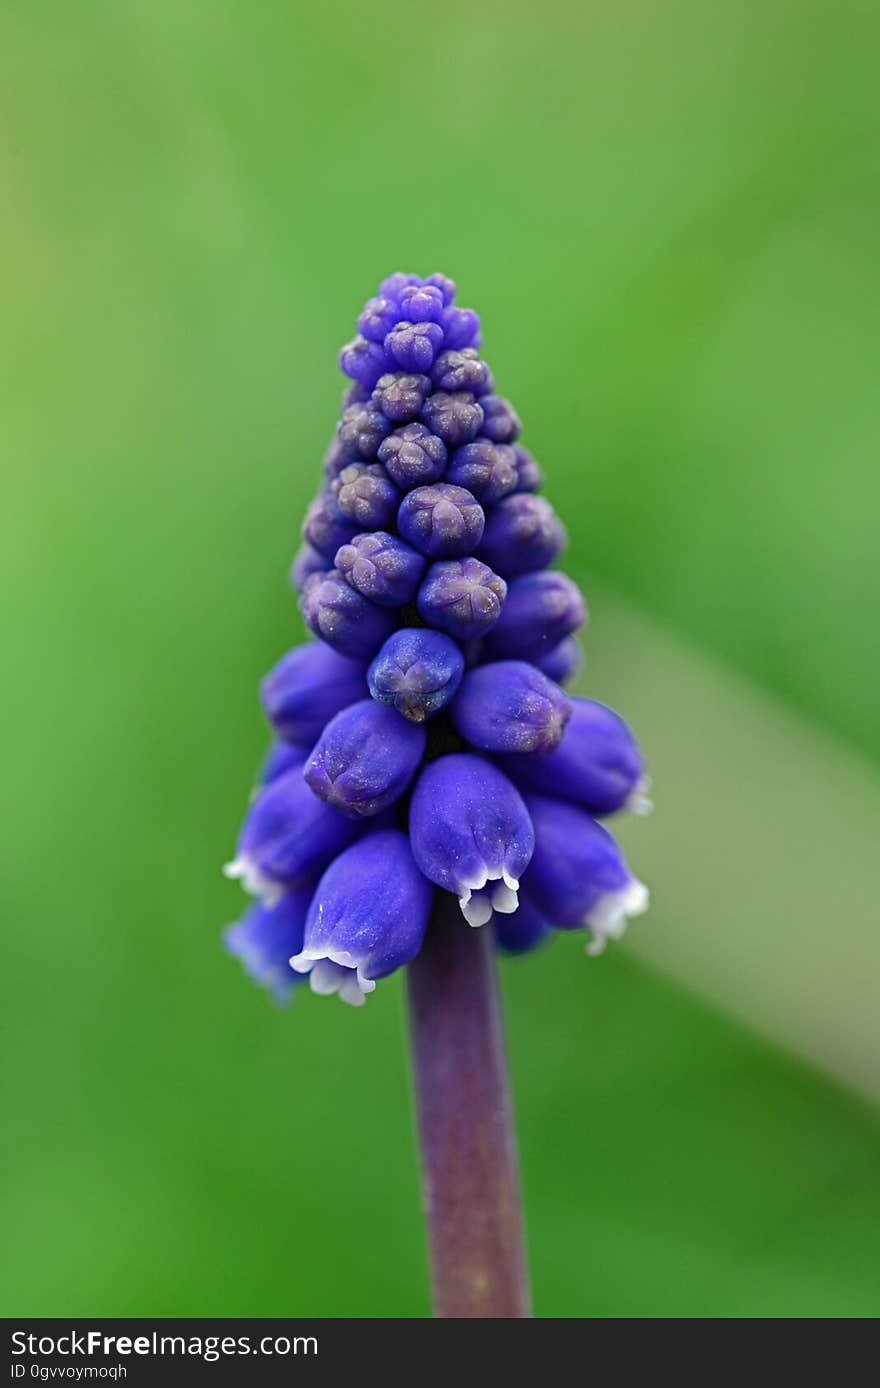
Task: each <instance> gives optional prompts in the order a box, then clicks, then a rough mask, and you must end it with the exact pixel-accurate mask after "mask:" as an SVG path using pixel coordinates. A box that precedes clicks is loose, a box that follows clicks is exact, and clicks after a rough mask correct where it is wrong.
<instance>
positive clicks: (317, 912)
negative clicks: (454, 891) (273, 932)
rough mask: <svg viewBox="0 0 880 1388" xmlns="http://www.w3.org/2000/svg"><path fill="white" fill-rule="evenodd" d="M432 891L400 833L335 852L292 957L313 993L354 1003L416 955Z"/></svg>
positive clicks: (378, 835) (377, 835) (375, 837)
mask: <svg viewBox="0 0 880 1388" xmlns="http://www.w3.org/2000/svg"><path fill="white" fill-rule="evenodd" d="M432 900H433V889H432V887H431V885H430V883H429V882H428V881H427V879H426V878H425V877H423V876H422V874H421V873H420V872H419V870H418V868H417V867H416V865H415V862H414V861H413V855H412V852H411V851H410V846H409V842H408V840H407V837H406V835H405V834H402V833H401V832H400V830H398V829H383V830H380V831H379V832H378V833H374V834H368V835H366V837H364V838H362V839H361V840H360V841H359V842H358V843H356V844H354V845H353V846H352V847H351V848H348V849H346V851H345V852H344V853H341V854H340V855H339V857H338V858H337V859H336V860H335V862H333V863H331V865H330V867H329V868H328V869H327V871H326V872H325V873H324V876H323V877H322V878H321V881H320V882H319V883H318V886H317V889H316V891H315V894H314V897H313V899H312V903H311V906H310V909H309V914H308V919H307V921H306V928H305V940H304V944H303V948H302V950H301V951H299V952H298V953H297V954H296V955H294V957H293V958H292V959H291V961H290V962H291V964H292V965H293V968H294V969H295V970H296V971H297V972H298V973H308V974H310V975H311V982H312V988H313V991H315V992H322V993H330V992H339V994H340V996H341V997H342V998H343V1000H344V1001H346V1002H350V1003H353V1004H355V1005H357V1004H358V1003H362V1002H363V1000H364V995H365V994H366V993H370V992H372V991H373V989H374V988H375V986H376V984H375V981H376V979H379V978H384V977H385V976H386V975H387V974H390V973H393V972H394V970H395V969H399V968H400V967H401V965H403V964H408V963H409V961H410V960H411V959H413V958H415V956H416V955H417V954H418V952H419V950H420V948H421V945H422V940H423V939H424V936H425V930H426V929H427V925H428V917H429V915H430V912H431V904H432Z"/></svg>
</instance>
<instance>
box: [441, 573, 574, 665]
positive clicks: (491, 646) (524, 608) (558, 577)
mask: <svg viewBox="0 0 880 1388" xmlns="http://www.w3.org/2000/svg"><path fill="white" fill-rule="evenodd" d="M429 576H430V575H429ZM586 619H587V612H586V607H585V605H584V599H583V596H582V594H581V591H580V589H579V588H578V586H577V584H576V583H574V582H573V581H572V580H571V579H570V578H569V577H568V575H567V574H563V573H557V572H556V571H555V570H551V571H544V572H542V573H535V574H522V575H520V576H519V577H518V578H513V579H511V581H510V583H509V584H508V585H507V597H506V598H505V601H504V607H503V609H502V611H501V615H500V617H499V619H498V621H497V622H496V624H495V626H494V628H493V629H492V631H491V632H490V633H489V636H488V638H487V640H486V650H487V652H488V653H489V654H491V655H492V656H493V657H502V658H503V657H507V656H512V657H514V658H516V659H519V660H535V659H539V658H540V657H541V656H543V655H546V654H547V652H548V651H550V650H552V649H553V647H554V646H557V645H558V644H559V642H560V641H562V640H563V639H564V637H566V636H571V635H572V633H573V632H575V631H577V630H578V628H579V627H582V626H583V624H584V622H585V621H586Z"/></svg>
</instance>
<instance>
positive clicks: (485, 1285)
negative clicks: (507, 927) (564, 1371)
mask: <svg viewBox="0 0 880 1388" xmlns="http://www.w3.org/2000/svg"><path fill="white" fill-rule="evenodd" d="M407 976H408V986H409V1020H410V1037H411V1042H412V1066H413V1081H414V1088H415V1101H416V1115H417V1122H418V1132H419V1140H420V1144H421V1154H422V1183H423V1199H424V1207H425V1218H426V1222H427V1228H428V1242H429V1254H430V1265H431V1289H432V1295H433V1302H434V1314H435V1316H440V1317H446V1318H449V1317H452V1318H455V1319H462V1318H474V1317H488V1318H494V1319H506V1320H512V1319H519V1318H522V1317H528V1316H531V1314H532V1312H531V1300H530V1295H529V1282H528V1271H527V1267H526V1257H525V1238H524V1231H523V1218H522V1202H521V1198H520V1187H519V1172H518V1167H517V1150H516V1133H515V1129H514V1124H513V1112H512V1108H511V1103H510V1096H509V1092H508V1082H507V1059H506V1052H505V1045H504V1033H503V1028H502V1019H501V1007H500V999H499V995H498V979H497V968H496V961H495V941H494V939H493V936H492V933H491V931H490V930H489V929H488V927H484V928H482V929H474V927H473V926H470V925H468V924H467V923H466V922H465V920H464V919H463V917H462V915H461V912H460V911H459V908H458V903H457V902H456V900H455V898H454V897H453V896H451V895H450V894H448V893H446V892H438V893H437V905H436V906H435V909H434V914H433V917H432V919H431V923H430V925H429V927H428V933H427V936H426V937H425V943H424V945H423V946H422V949H421V951H420V953H419V954H418V955H417V956H416V958H415V959H414V960H413V961H412V963H411V964H410V965H409V968H408V969H407Z"/></svg>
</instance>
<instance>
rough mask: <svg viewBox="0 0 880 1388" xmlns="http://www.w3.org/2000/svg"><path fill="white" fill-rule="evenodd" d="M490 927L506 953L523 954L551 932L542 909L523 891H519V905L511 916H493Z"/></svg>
mask: <svg viewBox="0 0 880 1388" xmlns="http://www.w3.org/2000/svg"><path fill="white" fill-rule="evenodd" d="M492 928H493V930H494V931H495V935H496V937H497V940H498V943H499V945H500V946H501V948H502V949H503V950H504V951H505V952H506V953H507V954H525V953H526V952H527V951H528V950H532V949H536V948H537V946H538V945H540V944H543V943H544V941H545V940H546V939H547V938H548V937H549V936H551V935H552V934H553V927H552V925H550V923H549V921H548V920H547V918H546V916H545V915H544V913H543V911H541V910H539V909H538V907H537V906H536V905H535V904H534V902H532V901H529V899H528V897H527V896H526V895H525V893H524V892H520V894H519V906H518V907H517V909H516V910H515V911H514V913H513V915H512V916H499V915H497V914H496V915H495V916H493V918H492Z"/></svg>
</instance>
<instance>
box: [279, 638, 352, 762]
mask: <svg viewBox="0 0 880 1388" xmlns="http://www.w3.org/2000/svg"><path fill="white" fill-rule="evenodd" d="M364 692H365V678H364V667H363V665H360V664H358V663H357V661H354V660H351V659H349V658H348V657H347V656H343V655H340V654H339V652H338V651H334V650H332V649H331V647H330V646H327V645H325V644H324V643H323V642H322V641H312V642H309V644H308V645H305V646H295V647H294V649H293V650H292V651H288V652H287V655H285V656H282V658H281V660H279V662H278V664H277V665H276V666H275V667H274V668H273V669H272V670H270V671H269V673H268V675H266V677H265V679H264V680H263V682H262V684H261V685H260V699H261V701H262V704H263V708H264V710H265V712H266V717H267V718H268V719H269V722H270V723H271V724H272V727H273V728H274V729H275V732H276V733H277V734H278V736H279V737H283V738H285V739H286V740H287V741H288V742H308V743H312V742H314V740H315V738H316V737H317V736H318V734H319V733H320V731H321V729H322V728H323V726H324V724H325V723H326V722H327V719H328V718H332V717H333V715H334V714H336V713H338V712H339V710H340V709H343V708H346V707H347V705H348V704H353V703H354V702H355V700H356V699H362V698H363V697H364Z"/></svg>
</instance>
